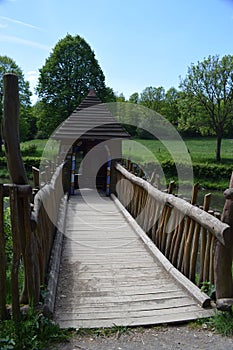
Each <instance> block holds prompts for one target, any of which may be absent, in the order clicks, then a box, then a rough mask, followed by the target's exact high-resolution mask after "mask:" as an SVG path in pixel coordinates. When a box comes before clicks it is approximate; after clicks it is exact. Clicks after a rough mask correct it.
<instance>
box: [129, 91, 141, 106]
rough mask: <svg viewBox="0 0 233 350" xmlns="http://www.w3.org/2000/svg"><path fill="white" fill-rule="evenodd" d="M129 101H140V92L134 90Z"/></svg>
mask: <svg viewBox="0 0 233 350" xmlns="http://www.w3.org/2000/svg"><path fill="white" fill-rule="evenodd" d="M129 102H131V103H139V94H138V92H134V93H133V94H132V95H130V96H129Z"/></svg>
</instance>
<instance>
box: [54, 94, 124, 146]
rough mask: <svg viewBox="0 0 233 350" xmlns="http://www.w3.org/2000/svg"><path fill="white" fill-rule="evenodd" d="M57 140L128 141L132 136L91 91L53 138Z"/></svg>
mask: <svg viewBox="0 0 233 350" xmlns="http://www.w3.org/2000/svg"><path fill="white" fill-rule="evenodd" d="M52 138H53V139H57V140H61V141H64V140H67V141H69V140H73V141H74V140H78V139H89V140H94V139H95V140H96V139H97V140H98V139H100V140H109V139H112V138H118V139H128V138H130V135H129V134H128V132H127V131H126V130H125V129H124V128H123V126H122V125H121V124H120V123H119V122H118V121H117V120H116V119H115V118H114V116H113V115H112V113H111V112H110V111H109V110H108V108H107V106H106V104H104V103H102V102H101V100H100V99H99V98H98V97H97V95H96V93H95V91H94V89H91V90H90V91H89V93H88V95H87V97H86V98H85V99H84V100H83V101H82V102H81V104H80V105H79V106H78V107H77V108H76V109H75V110H74V112H73V113H72V114H71V115H70V116H69V117H68V118H67V119H66V120H65V121H64V122H63V123H62V124H61V126H60V127H59V128H58V129H57V130H56V131H55V133H54V134H53V136H52Z"/></svg>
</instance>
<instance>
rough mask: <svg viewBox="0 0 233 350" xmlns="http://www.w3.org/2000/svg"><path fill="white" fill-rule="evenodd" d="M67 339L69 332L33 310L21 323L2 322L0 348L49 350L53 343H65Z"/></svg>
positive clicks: (0, 325) (0, 323) (24, 316)
mask: <svg viewBox="0 0 233 350" xmlns="http://www.w3.org/2000/svg"><path fill="white" fill-rule="evenodd" d="M67 337H68V332H67V331H64V330H61V329H60V328H59V326H58V325H56V324H55V323H54V322H52V321H51V320H49V319H48V318H46V317H44V316H43V315H42V314H40V313H37V312H35V311H33V310H30V311H29V312H28V313H27V314H25V315H23V316H22V319H21V321H20V322H19V323H15V322H14V321H13V320H7V321H0V346H2V345H3V346H5V348H4V347H3V349H14V350H22V349H30V350H39V349H47V348H48V347H49V345H50V344H51V343H54V342H55V341H56V342H57V341H65V340H66V339H67ZM6 346H7V347H6ZM8 346H9V347H8ZM10 346H13V347H12V348H11V347H10ZM0 348H1V349H2V347H0Z"/></svg>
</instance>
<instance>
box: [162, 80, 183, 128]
mask: <svg viewBox="0 0 233 350" xmlns="http://www.w3.org/2000/svg"><path fill="white" fill-rule="evenodd" d="M179 96H180V92H179V91H178V90H176V89H175V88H174V87H171V88H170V89H168V90H167V92H166V94H165V98H164V103H163V106H162V107H161V110H160V113H161V114H162V115H163V116H164V117H166V118H167V119H168V120H169V121H170V122H171V123H172V124H173V125H175V126H177V124H178V120H179V117H180V112H179V105H178V101H179Z"/></svg>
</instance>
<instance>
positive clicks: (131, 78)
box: [0, 0, 233, 103]
mask: <svg viewBox="0 0 233 350" xmlns="http://www.w3.org/2000/svg"><path fill="white" fill-rule="evenodd" d="M67 33H69V34H71V35H77V34H78V35H80V36H81V37H83V38H84V39H85V40H86V42H87V43H88V44H89V45H90V46H91V48H92V50H94V52H95V55H96V59H97V60H98V62H99V64H100V67H101V68H102V70H103V72H104V75H105V78H106V85H107V86H109V87H111V88H112V89H113V90H114V92H115V93H116V94H118V95H119V94H120V93H123V94H124V96H125V97H126V98H128V97H129V96H130V95H131V94H133V93H134V92H138V93H141V92H142V91H143V90H144V89H145V88H146V87H147V86H154V87H159V86H163V87H164V88H165V90H168V89H169V88H170V87H175V88H178V87H179V82H180V77H182V78H184V77H185V75H186V73H187V69H188V67H189V66H190V65H191V63H194V64H195V63H197V61H201V60H203V59H204V58H205V57H208V56H209V55H216V54H217V55H220V56H223V55H226V54H231V55H233V0H189V1H187V0H140V1H139V0H82V1H81V0H66V1H64V0H0V56H4V55H6V56H8V57H10V58H12V59H13V60H14V61H15V62H16V63H17V65H18V66H19V67H20V68H21V69H22V71H23V73H24V76H25V79H26V80H28V81H29V82H30V86H31V90H32V92H33V93H34V90H35V86H36V83H37V79H38V75H39V69H40V68H42V67H43V65H44V64H45V60H46V59H47V58H48V57H49V56H50V54H51V53H52V50H53V48H54V47H55V45H56V44H57V43H58V41H59V40H60V39H63V38H64V37H65V36H66V35H67ZM35 101H36V96H35V94H34V96H33V98H32V102H33V103H34V102H35Z"/></svg>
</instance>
